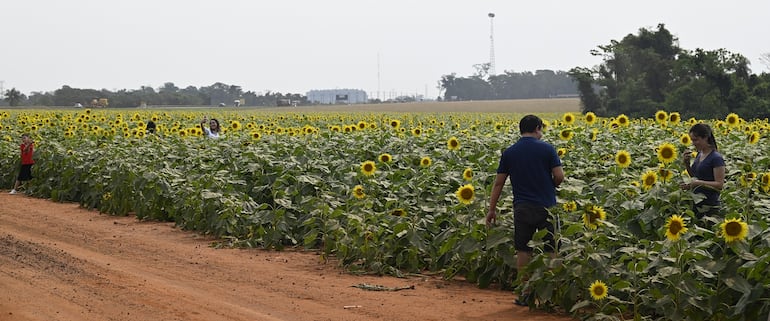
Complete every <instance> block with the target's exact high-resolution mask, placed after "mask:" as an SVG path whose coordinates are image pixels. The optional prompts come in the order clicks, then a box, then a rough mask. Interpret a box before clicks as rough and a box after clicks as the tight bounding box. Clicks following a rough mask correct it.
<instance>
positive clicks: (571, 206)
mask: <svg viewBox="0 0 770 321" xmlns="http://www.w3.org/2000/svg"><path fill="white" fill-rule="evenodd" d="M561 207H562V208H563V209H564V211H565V212H574V211H576V210H577V203H575V201H569V202H566V203H564V204H562V205H561Z"/></svg>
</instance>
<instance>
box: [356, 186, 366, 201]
mask: <svg viewBox="0 0 770 321" xmlns="http://www.w3.org/2000/svg"><path fill="white" fill-rule="evenodd" d="M353 196H355V197H356V198H357V199H362V198H364V197H366V193H364V187H363V186H361V185H356V186H355V187H353Z"/></svg>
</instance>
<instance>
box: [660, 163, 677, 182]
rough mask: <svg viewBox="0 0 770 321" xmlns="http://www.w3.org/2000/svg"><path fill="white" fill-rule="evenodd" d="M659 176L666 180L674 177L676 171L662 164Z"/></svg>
mask: <svg viewBox="0 0 770 321" xmlns="http://www.w3.org/2000/svg"><path fill="white" fill-rule="evenodd" d="M658 177H660V180H661V181H664V182H666V181H668V180H670V179H671V178H673V177H674V171H672V170H670V169H668V168H665V167H663V166H661V167H659V168H658Z"/></svg>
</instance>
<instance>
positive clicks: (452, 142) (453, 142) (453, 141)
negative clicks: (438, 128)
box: [446, 136, 460, 150]
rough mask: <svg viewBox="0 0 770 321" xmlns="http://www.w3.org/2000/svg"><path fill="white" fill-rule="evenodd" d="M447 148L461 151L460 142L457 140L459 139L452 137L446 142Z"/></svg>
mask: <svg viewBox="0 0 770 321" xmlns="http://www.w3.org/2000/svg"><path fill="white" fill-rule="evenodd" d="M446 147H447V148H449V150H458V149H460V141H459V140H457V137H454V136H452V137H450V138H449V140H447V141H446Z"/></svg>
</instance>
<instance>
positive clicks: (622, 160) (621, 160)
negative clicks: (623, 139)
mask: <svg viewBox="0 0 770 321" xmlns="http://www.w3.org/2000/svg"><path fill="white" fill-rule="evenodd" d="M627 161H628V157H626V155H624V154H620V155H618V163H621V164H625V163H626V162H627Z"/></svg>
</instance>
